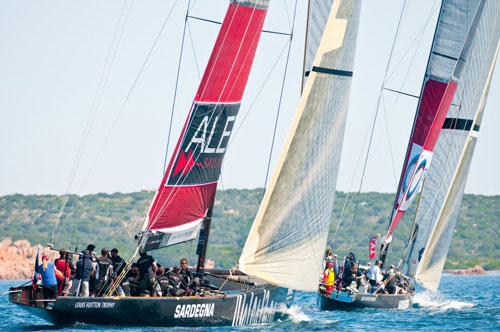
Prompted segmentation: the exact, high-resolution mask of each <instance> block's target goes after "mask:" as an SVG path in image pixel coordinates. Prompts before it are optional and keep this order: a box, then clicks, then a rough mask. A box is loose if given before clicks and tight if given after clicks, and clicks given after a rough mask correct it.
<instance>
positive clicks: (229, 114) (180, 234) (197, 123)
mask: <svg viewBox="0 0 500 332" xmlns="http://www.w3.org/2000/svg"><path fill="white" fill-rule="evenodd" d="M268 6H269V0H231V1H230V4H229V8H228V10H227V13H226V16H225V18H224V21H223V23H222V26H221V28H220V31H219V35H218V37H217V40H216V43H215V46H214V49H213V50H212V54H211V56H210V59H209V61H208V65H207V67H206V69H205V73H204V74H203V77H202V80H201V83H200V86H199V88H198V91H197V93H196V96H195V98H194V101H193V104H192V106H191V110H190V112H189V115H188V118H187V120H186V123H185V125H184V128H183V130H182V133H181V135H180V138H179V140H178V142H177V145H176V147H175V150H174V153H173V155H172V158H171V160H170V162H169V165H168V167H167V171H166V172H165V175H164V177H163V180H162V182H161V184H160V187H159V189H158V191H157V192H156V195H155V197H154V199H153V202H152V204H151V207H150V209H149V212H148V216H147V219H146V221H145V223H144V226H143V229H142V234H143V247H144V249H146V250H151V249H157V248H162V247H165V246H170V245H173V244H176V243H180V242H185V241H188V240H192V239H194V238H195V237H196V235H197V234H198V232H199V230H200V228H201V225H202V221H203V218H204V217H206V215H207V211H208V210H209V208H210V206H212V205H213V202H214V199H215V193H216V189H217V183H218V180H219V176H220V172H221V165H222V160H223V158H224V154H225V152H226V146H227V144H228V141H229V138H230V135H231V132H232V129H233V126H234V121H235V118H236V115H237V114H238V110H239V108H240V102H241V99H242V97H243V92H244V90H245V86H246V83H247V80H248V76H249V73H250V69H251V66H252V62H253V58H254V55H255V51H256V48H257V44H258V41H259V37H260V34H261V31H262V26H263V24H264V19H265V16H266V12H267V8H268Z"/></svg>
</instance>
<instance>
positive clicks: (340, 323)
mask: <svg viewBox="0 0 500 332" xmlns="http://www.w3.org/2000/svg"><path fill="white" fill-rule="evenodd" d="M19 284H20V282H13V281H0V292H4V291H7V290H8V288H9V287H10V286H13V285H19ZM499 288H500V274H496V275H486V276H452V275H445V276H443V279H442V280H441V286H440V291H439V292H438V293H430V292H427V291H424V290H422V289H418V294H417V295H416V297H415V304H414V306H413V309H411V310H403V311H398V310H379V309H363V310H358V311H352V312H342V311H331V312H325V311H323V312H320V311H318V310H317V309H316V302H315V301H316V299H315V294H313V293H301V292H299V293H298V294H297V295H296V297H295V304H294V305H293V306H292V307H291V308H290V309H289V311H288V318H286V319H285V320H283V321H281V322H275V323H273V324H268V325H259V326H250V327H240V328H236V329H231V328H211V329H203V328H200V329H194V330H199V331H230V330H237V331H241V330H248V331H283V332H285V331H286V332H290V331H323V330H329V331H334V330H342V331H362V332H376V331H384V332H392V331H426V332H430V331H479V330H483V331H487V332H490V331H500V293H499V291H498V289H499ZM54 330H57V331H92V330H100V331H118V330H120V331H122V330H125V331H166V330H169V331H192V330H193V329H182V328H174V329H167V328H164V329H162V328H136V327H133V328H132V327H120V326H97V325H90V324H76V325H74V326H71V327H69V328H68V327H57V326H53V325H50V324H48V323H47V322H45V321H43V320H42V319H40V318H37V317H32V316H30V315H29V314H28V312H26V311H24V310H22V309H21V308H19V307H17V306H14V305H12V304H10V303H9V302H8V297H7V295H2V296H1V298H0V331H54Z"/></svg>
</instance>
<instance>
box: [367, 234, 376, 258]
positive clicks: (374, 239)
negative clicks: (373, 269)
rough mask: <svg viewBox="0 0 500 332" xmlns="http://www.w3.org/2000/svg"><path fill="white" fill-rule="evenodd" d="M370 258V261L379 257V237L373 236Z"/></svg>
mask: <svg viewBox="0 0 500 332" xmlns="http://www.w3.org/2000/svg"><path fill="white" fill-rule="evenodd" d="M368 256H369V257H370V259H373V258H375V256H377V237H376V236H372V238H371V239H370V244H369V245H368Z"/></svg>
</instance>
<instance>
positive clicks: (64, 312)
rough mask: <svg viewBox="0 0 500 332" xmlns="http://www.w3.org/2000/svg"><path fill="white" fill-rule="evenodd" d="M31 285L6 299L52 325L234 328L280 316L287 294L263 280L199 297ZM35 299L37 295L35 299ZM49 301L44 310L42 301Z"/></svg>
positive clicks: (289, 293) (283, 289)
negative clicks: (50, 294)
mask: <svg viewBox="0 0 500 332" xmlns="http://www.w3.org/2000/svg"><path fill="white" fill-rule="evenodd" d="M40 295H41V294H40V291H33V289H32V287H31V286H25V287H18V288H16V287H13V288H11V293H10V297H9V300H10V302H12V303H15V304H17V305H19V306H21V307H22V308H23V309H26V310H28V311H29V312H31V313H32V314H34V315H37V316H39V317H41V318H43V319H45V320H47V321H49V322H51V323H53V324H57V325H66V324H72V323H75V322H81V323H92V324H102V325H129V326H163V327H174V326H189V327H198V326H201V327H205V326H237V325H249V324H261V323H270V322H272V321H274V320H276V319H278V318H280V317H281V314H282V313H283V312H284V311H285V310H286V308H287V304H288V305H289V304H290V302H291V300H292V298H293V293H291V292H289V291H288V290H287V289H285V288H281V287H276V286H273V285H269V284H263V285H254V286H252V289H251V290H249V291H247V292H244V291H242V290H241V285H240V290H239V291H227V292H226V293H225V294H218V295H209V296H204V297H198V296H189V297H106V298H104V297H72V296H67V297H59V298H58V299H56V300H54V301H52V302H50V301H44V300H41V299H40ZM37 297H38V299H37ZM46 303H49V305H48V308H47V309H45V308H44V307H45V304H46Z"/></svg>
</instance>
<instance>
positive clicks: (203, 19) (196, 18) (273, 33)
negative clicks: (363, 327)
mask: <svg viewBox="0 0 500 332" xmlns="http://www.w3.org/2000/svg"><path fill="white" fill-rule="evenodd" d="M188 18H191V19H193V20H198V21H203V22H208V23H213V24H218V25H221V24H222V22H219V21H214V20H209V19H207V18H203V17H199V16H191V15H188ZM261 31H262V32H263V33H268V34H271V35H281V36H290V33H288V32H281V31H272V30H265V29H262V30H261Z"/></svg>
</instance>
